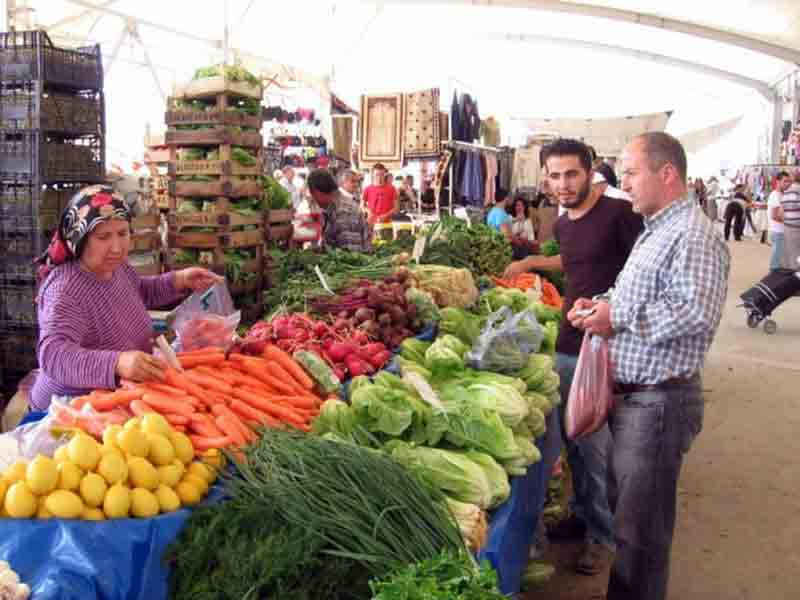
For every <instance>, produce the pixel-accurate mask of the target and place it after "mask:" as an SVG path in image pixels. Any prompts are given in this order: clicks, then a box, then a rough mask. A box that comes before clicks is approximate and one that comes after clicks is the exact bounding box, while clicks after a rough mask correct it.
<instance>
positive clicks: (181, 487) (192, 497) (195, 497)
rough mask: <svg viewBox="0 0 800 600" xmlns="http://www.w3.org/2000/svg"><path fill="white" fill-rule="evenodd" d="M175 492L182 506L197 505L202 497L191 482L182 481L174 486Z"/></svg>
mask: <svg viewBox="0 0 800 600" xmlns="http://www.w3.org/2000/svg"><path fill="white" fill-rule="evenodd" d="M175 492H176V493H177V494H178V498H180V500H181V504H182V505H183V506H194V505H195V504H199V503H200V500H201V499H202V497H203V495H202V494H201V493H200V490H199V489H198V488H197V486H195V485H194V484H193V483H192V482H190V481H186V480H183V481H181V482H180V483H179V484H178V485H177V486H175Z"/></svg>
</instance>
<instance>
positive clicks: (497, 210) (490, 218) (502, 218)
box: [486, 189, 513, 242]
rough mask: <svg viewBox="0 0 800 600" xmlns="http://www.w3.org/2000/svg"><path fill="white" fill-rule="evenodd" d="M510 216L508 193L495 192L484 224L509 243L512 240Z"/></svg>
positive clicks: (503, 191)
mask: <svg viewBox="0 0 800 600" xmlns="http://www.w3.org/2000/svg"><path fill="white" fill-rule="evenodd" d="M511 221H512V218H511V215H509V214H508V192H507V191H506V190H502V189H500V190H497V192H496V193H495V195H494V206H493V207H492V210H490V211H489V214H488V215H486V224H487V225H488V226H489V227H491V228H492V229H494V230H495V231H499V232H500V233H502V234H503V235H504V236H506V239H507V240H508V241H509V242H510V241H511V239H512V237H513V236H512V234H511Z"/></svg>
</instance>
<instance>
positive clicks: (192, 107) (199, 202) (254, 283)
mask: <svg viewBox="0 0 800 600" xmlns="http://www.w3.org/2000/svg"><path fill="white" fill-rule="evenodd" d="M261 96H262V87H261V85H255V84H250V83H245V82H241V81H232V80H230V79H228V78H226V77H225V76H218V77H211V78H205V79H198V80H194V81H192V82H190V83H188V84H186V85H184V86H181V87H180V88H179V89H178V90H176V93H175V95H174V97H172V98H170V100H169V106H168V110H167V114H166V124H167V133H166V137H165V143H166V145H167V147H168V148H169V167H168V176H169V210H168V216H167V218H168V226H169V229H168V246H169V250H168V253H167V267H168V268H169V269H180V268H183V267H185V266H187V265H188V264H200V265H202V266H205V267H208V268H210V269H212V270H213V271H215V272H217V273H219V274H225V275H226V276H227V279H228V286H229V289H230V291H231V294H232V295H233V296H234V300H235V301H236V302H237V305H238V306H239V308H240V309H242V311H243V313H244V315H245V318H247V319H250V318H251V317H252V318H256V317H258V316H260V314H261V310H262V308H261V307H262V291H263V285H264V275H263V271H264V243H265V219H264V212H263V210H262V209H261V208H260V207H258V205H259V203H261V202H262V195H263V190H262V186H261V181H260V177H261V175H262V174H263V168H264V167H263V159H262V153H263V140H262V137H261V132H260V130H261V126H262V116H261V110H260V101H261ZM256 108H257V110H256ZM242 155H244V156H245V158H246V159H248V160H243V159H242V158H241V157H242ZM248 162H249V164H243V163H248ZM248 204H249V205H250V207H248V206H247V205H248ZM243 205H244V206H243ZM254 207H258V208H254Z"/></svg>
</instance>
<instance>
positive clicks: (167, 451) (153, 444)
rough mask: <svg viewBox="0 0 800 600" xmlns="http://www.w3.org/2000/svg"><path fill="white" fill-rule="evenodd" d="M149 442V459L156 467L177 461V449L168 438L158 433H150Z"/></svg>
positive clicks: (148, 435)
mask: <svg viewBox="0 0 800 600" xmlns="http://www.w3.org/2000/svg"><path fill="white" fill-rule="evenodd" d="M147 441H148V443H149V445H150V452H149V453H148V455H147V457H148V458H149V459H150V462H151V463H153V464H154V465H155V466H157V467H160V466H163V465H168V464H170V463H171V462H172V461H173V460H175V448H173V447H172V444H171V443H170V441H169V439H168V438H167V437H165V436H163V435H161V434H158V433H148V434H147Z"/></svg>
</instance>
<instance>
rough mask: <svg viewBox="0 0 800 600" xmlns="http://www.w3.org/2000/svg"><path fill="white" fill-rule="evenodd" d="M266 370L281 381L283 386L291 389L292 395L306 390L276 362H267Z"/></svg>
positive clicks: (303, 392)
mask: <svg viewBox="0 0 800 600" xmlns="http://www.w3.org/2000/svg"><path fill="white" fill-rule="evenodd" d="M267 372H268V373H269V374H270V375H272V376H273V377H274V378H275V379H277V380H278V381H280V382H282V383H283V384H284V385H285V386H287V387H288V388H289V389H291V390H292V393H293V394H294V395H298V394H305V393H307V392H308V390H306V389H305V388H303V387H302V386H301V385H300V384H299V383H297V381H295V380H294V379H293V378H292V376H291V375H289V373H287V372H286V369H284V368H283V367H282V366H280V365H279V364H278V363H276V362H270V363H267Z"/></svg>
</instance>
